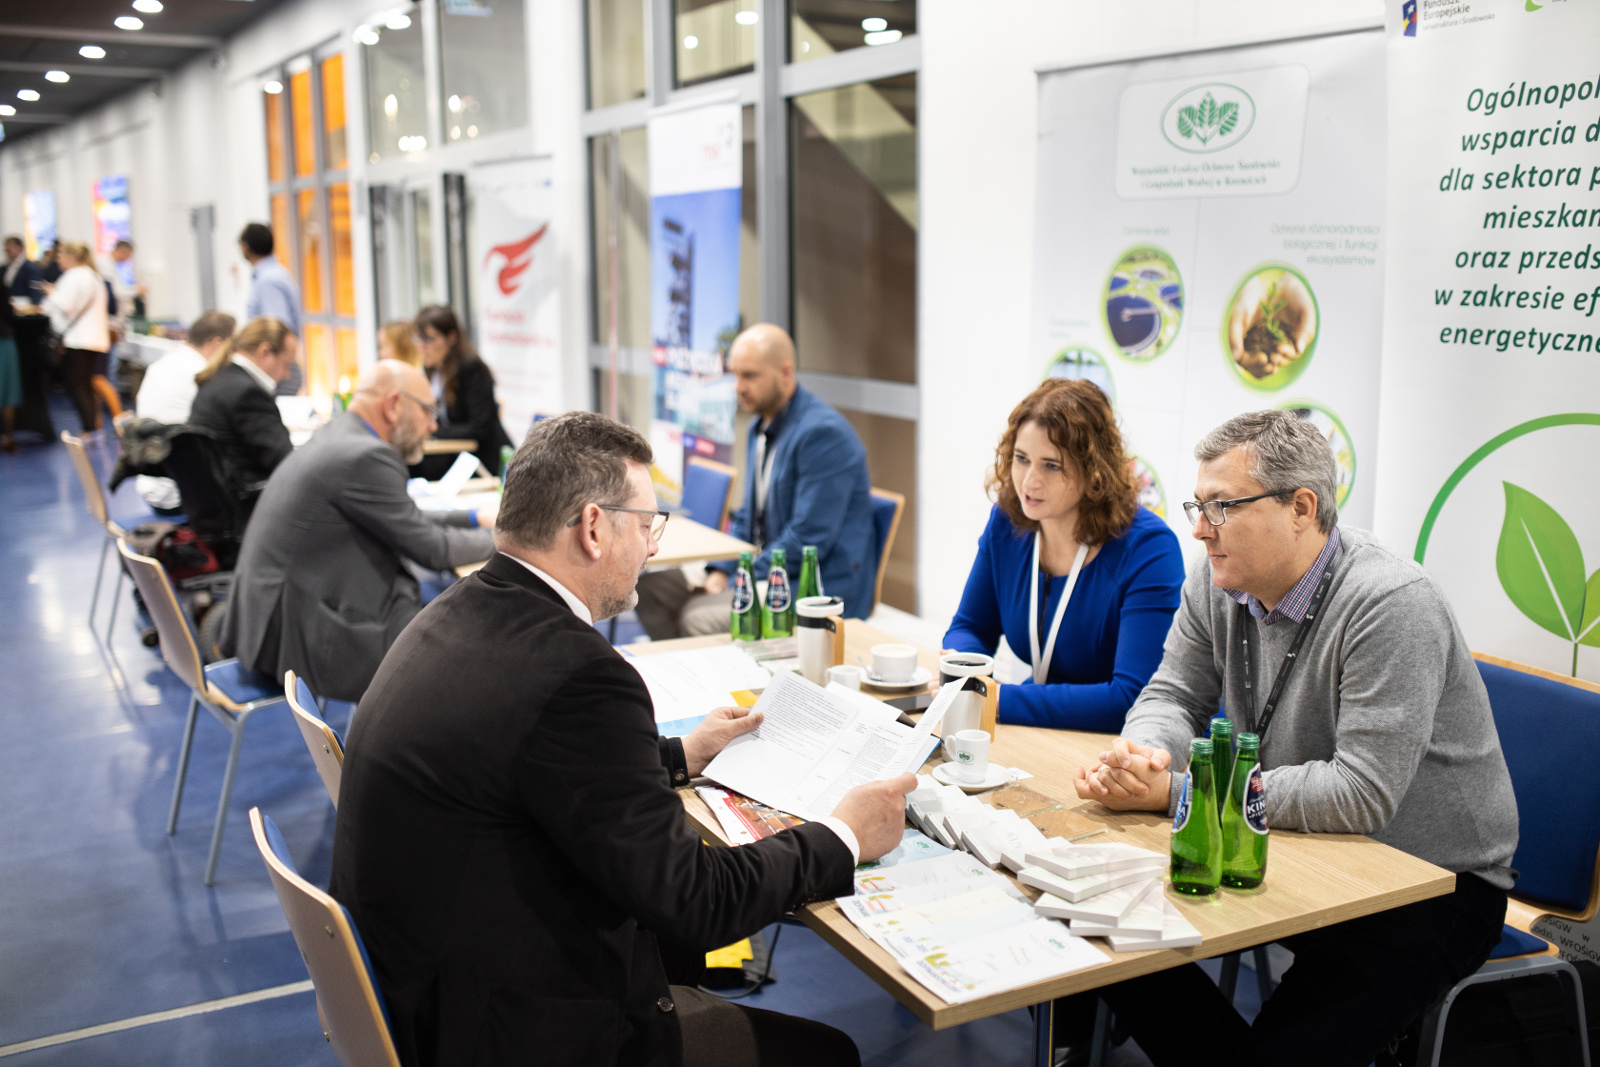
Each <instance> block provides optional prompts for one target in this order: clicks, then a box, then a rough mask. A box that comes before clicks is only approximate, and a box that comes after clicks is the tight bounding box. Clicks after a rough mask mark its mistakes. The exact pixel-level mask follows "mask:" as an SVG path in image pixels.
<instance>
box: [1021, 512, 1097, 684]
mask: <svg viewBox="0 0 1600 1067" xmlns="http://www.w3.org/2000/svg"><path fill="white" fill-rule="evenodd" d="M1088 554H1089V546H1088V545H1079V546H1078V554H1077V555H1076V556H1075V557H1073V560H1072V572H1071V573H1070V574H1068V575H1067V587H1066V588H1065V589H1063V590H1061V603H1059V604H1057V605H1056V617H1055V621H1054V622H1052V623H1051V624H1050V637H1049V638H1048V639H1047V640H1046V641H1045V645H1044V655H1042V656H1041V655H1039V535H1038V534H1034V535H1033V584H1032V586H1031V587H1030V588H1029V590H1028V645H1029V650H1030V651H1032V653H1033V680H1034V682H1035V683H1036V684H1038V685H1043V684H1044V680H1045V678H1046V677H1048V676H1049V674H1050V657H1051V656H1053V655H1055V651H1056V634H1057V633H1059V632H1060V630H1061V617H1062V616H1063V615H1065V614H1066V613H1067V601H1069V600H1071V599H1072V590H1073V587H1074V586H1076V585H1077V584H1078V572H1079V571H1081V570H1082V569H1083V560H1084V557H1085V556H1087V555H1088Z"/></svg>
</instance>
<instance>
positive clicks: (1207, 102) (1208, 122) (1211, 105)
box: [1200, 93, 1217, 130]
mask: <svg viewBox="0 0 1600 1067" xmlns="http://www.w3.org/2000/svg"><path fill="white" fill-rule="evenodd" d="M1216 124H1217V102H1216V100H1214V99H1212V96H1211V94H1210V93H1207V94H1206V98H1205V99H1204V100H1202V101H1200V125H1202V126H1204V127H1205V128H1206V129H1208V130H1209V129H1210V128H1211V127H1213V126H1215V125H1216Z"/></svg>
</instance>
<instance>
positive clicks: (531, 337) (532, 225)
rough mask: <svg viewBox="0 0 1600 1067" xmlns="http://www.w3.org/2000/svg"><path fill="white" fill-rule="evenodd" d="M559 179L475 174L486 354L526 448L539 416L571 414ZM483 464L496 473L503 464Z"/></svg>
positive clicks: (505, 172) (515, 433)
mask: <svg viewBox="0 0 1600 1067" xmlns="http://www.w3.org/2000/svg"><path fill="white" fill-rule="evenodd" d="M551 173H552V168H551V165H550V161H549V160H548V159H516V160H510V161H507V162H503V163H485V164H482V165H479V166H475V167H473V168H472V178H471V187H472V191H473V213H472V251H473V256H474V259H475V266H474V269H475V271H476V275H477V276H476V278H475V281H474V285H473V287H472V291H473V295H474V297H475V304H476V312H477V320H478V321H477V336H478V352H479V354H480V355H482V356H483V360H484V362H485V363H487V364H488V365H489V369H490V370H492V371H494V377H495V396H496V398H497V399H498V400H499V401H500V417H501V421H502V422H504V423H505V427H506V433H507V434H509V435H510V437H511V440H512V442H513V443H514V444H519V445H520V444H521V443H522V439H523V437H524V436H526V435H527V433H528V428H529V427H530V426H532V425H533V419H534V416H535V415H555V414H559V413H560V412H561V411H563V410H564V407H563V405H562V402H561V350H560V331H561V318H560V316H561V301H560V299H559V287H560V280H561V279H560V269H561V265H560V262H559V260H558V259H557V257H556V245H555V238H554V236H553V235H552V232H551V220H552V218H553V217H554V215H555V197H554V193H553V190H552V187H551ZM478 458H479V459H482V460H483V461H484V462H485V463H486V464H487V465H488V466H489V467H490V468H491V469H492V468H494V467H495V465H496V464H497V463H498V462H499V457H498V456H493V457H483V456H480V457H478Z"/></svg>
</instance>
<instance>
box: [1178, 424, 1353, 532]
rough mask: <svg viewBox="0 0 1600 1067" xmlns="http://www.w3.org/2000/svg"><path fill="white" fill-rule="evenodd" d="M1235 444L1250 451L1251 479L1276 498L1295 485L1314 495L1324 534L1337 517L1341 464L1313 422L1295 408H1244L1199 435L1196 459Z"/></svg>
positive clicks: (1203, 459) (1289, 493)
mask: <svg viewBox="0 0 1600 1067" xmlns="http://www.w3.org/2000/svg"><path fill="white" fill-rule="evenodd" d="M1235 448H1243V449H1244V450H1245V452H1246V453H1247V454H1248V455H1249V457H1250V477H1252V478H1254V479H1255V480H1256V481H1258V482H1260V483H1261V487H1262V488H1263V489H1265V490H1266V491H1267V492H1269V493H1271V494H1272V495H1273V496H1276V497H1278V498H1279V499H1280V500H1286V499H1287V498H1289V497H1290V496H1293V495H1294V491H1295V490H1296V489H1309V490H1311V491H1312V492H1313V493H1315V494H1316V497H1317V528H1318V529H1319V530H1321V531H1322V532H1323V533H1327V532H1329V531H1330V530H1332V529H1333V527H1334V524H1335V523H1337V522H1338V521H1339V505H1338V504H1337V503H1336V501H1337V499H1338V497H1337V495H1336V489H1337V487H1338V484H1339V468H1338V466H1337V465H1336V464H1335V463H1334V461H1333V450H1332V449H1331V448H1329V447H1328V441H1327V439H1326V438H1324V437H1323V436H1322V433H1321V431H1319V430H1318V429H1317V428H1316V427H1315V426H1313V425H1312V424H1311V423H1310V422H1308V421H1306V420H1305V419H1303V418H1301V417H1300V416H1299V415H1297V414H1296V413H1295V412H1293V411H1271V410H1268V411H1247V412H1245V413H1244V414H1243V415H1235V416H1234V417H1233V418H1231V419H1229V420H1228V421H1227V422H1225V423H1223V424H1222V425H1221V426H1218V427H1217V428H1216V429H1215V430H1212V431H1211V432H1210V433H1208V434H1206V435H1205V436H1204V437H1202V438H1201V439H1200V443H1199V444H1197V445H1195V446H1194V458H1195V459H1198V460H1199V461H1200V462H1202V463H1204V462H1206V461H1207V460H1212V459H1216V458H1217V457H1219V456H1221V455H1222V454H1223V453H1225V452H1228V451H1230V450H1231V449H1235Z"/></svg>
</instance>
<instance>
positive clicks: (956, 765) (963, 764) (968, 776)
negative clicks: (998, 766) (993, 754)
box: [945, 730, 989, 785]
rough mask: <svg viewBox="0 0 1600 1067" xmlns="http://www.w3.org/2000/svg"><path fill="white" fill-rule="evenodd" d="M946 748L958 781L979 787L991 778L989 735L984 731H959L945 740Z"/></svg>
mask: <svg viewBox="0 0 1600 1067" xmlns="http://www.w3.org/2000/svg"><path fill="white" fill-rule="evenodd" d="M945 747H946V748H947V749H949V751H950V762H951V764H952V765H953V769H952V770H951V771H950V774H951V776H952V777H954V778H955V780H956V781H958V782H965V783H966V784H968V785H977V784H978V783H979V782H981V781H983V780H984V779H985V778H987V777H988V776H989V735H988V734H986V733H984V732H983V731H982V730H958V731H956V732H955V733H954V734H952V735H951V736H949V737H948V738H946V739H945Z"/></svg>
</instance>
